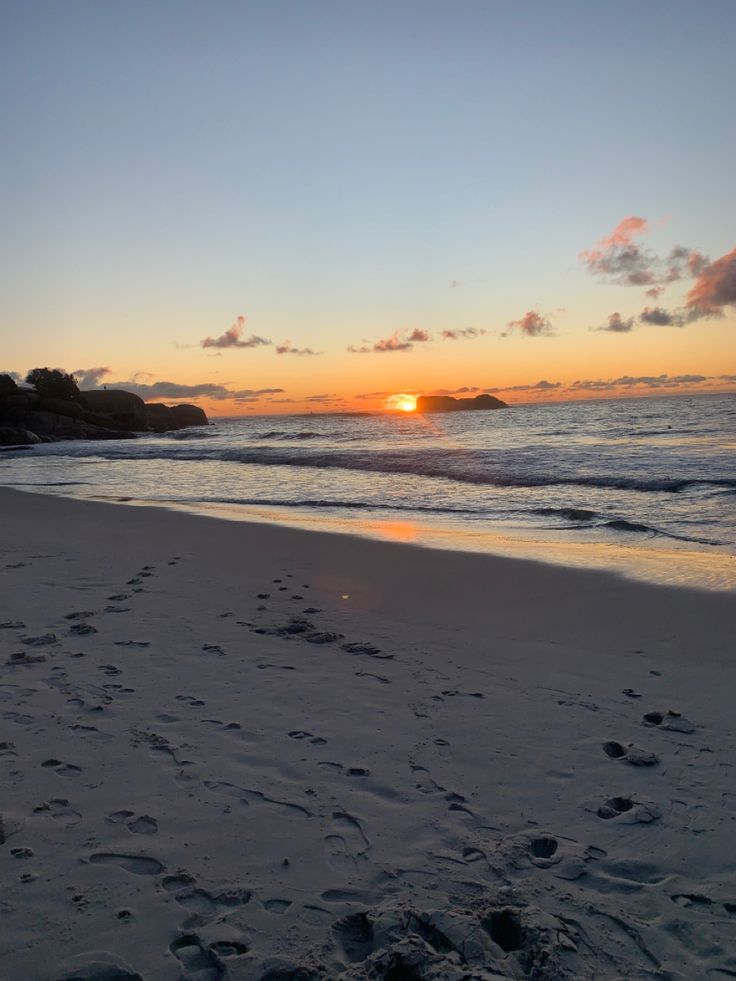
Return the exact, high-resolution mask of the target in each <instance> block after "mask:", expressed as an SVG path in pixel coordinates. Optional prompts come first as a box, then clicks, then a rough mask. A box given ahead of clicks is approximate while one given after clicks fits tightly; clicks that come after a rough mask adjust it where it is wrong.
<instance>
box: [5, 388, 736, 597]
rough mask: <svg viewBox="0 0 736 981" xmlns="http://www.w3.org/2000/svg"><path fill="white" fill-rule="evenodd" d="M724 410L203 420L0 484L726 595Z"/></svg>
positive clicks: (733, 490)
mask: <svg viewBox="0 0 736 981" xmlns="http://www.w3.org/2000/svg"><path fill="white" fill-rule="evenodd" d="M734 450H736V395H731V394H729V395H707V396H705V395H700V396H691V397H684V396H682V397H667V398H646V399H643V398H639V399H617V400H610V401H593V402H567V403H549V404H538V405H517V406H512V407H510V408H509V409H504V410H498V411H492V412H465V413H453V414H432V415H426V416H421V415H416V414H411V413H405V414H385V415H367V414H337V415H324V414H313V415H294V416H250V417H246V418H238V419H216V420H213V421H212V424H211V425H210V426H209V427H207V428H206V429H205V428H202V429H189V430H183V431H180V432H178V433H173V434H166V435H150V436H142V437H140V438H139V439H136V440H125V441H115V442H68V443H50V444H44V445H40V446H36V447H33V448H31V449H27V450H17V451H10V452H6V453H3V454H1V455H0V485H4V486H9V487H16V488H21V489H26V490H29V491H36V492H42V493H51V494H61V495H66V496H73V497H81V498H93V499H97V500H107V501H116V502H120V503H126V504H137V505H159V506H166V507H174V508H179V509H184V510H193V511H196V512H199V513H207V514H211V515H216V516H219V517H221V518H224V519H229V520H247V521H268V522H275V523H280V524H289V525H292V526H296V527H302V528H308V529H317V530H322V531H337V532H343V533H345V532H347V533H349V534H357V535H364V536H370V537H375V538H383V539H390V540H394V541H403V542H408V543H413V544H415V545H420V546H428V547H437V548H451V549H469V550H473V551H484V552H490V553H494V554H500V555H512V556H517V557H522V558H534V559H541V560H544V561H551V562H556V563H562V564H566V565H578V566H588V567H591V568H605V569H609V570H611V571H615V572H619V573H621V574H625V575H632V576H636V577H638V578H642V579H646V580H648V581H653V582H659V583H668V584H675V585H687V586H694V587H697V588H706V589H736V454H735V453H734Z"/></svg>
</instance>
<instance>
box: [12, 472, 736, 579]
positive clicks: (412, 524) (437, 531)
mask: <svg viewBox="0 0 736 981" xmlns="http://www.w3.org/2000/svg"><path fill="white" fill-rule="evenodd" d="M4 490H10V491H15V492H17V493H26V494H28V493H30V494H38V495H42V496H50V497H58V498H61V499H62V500H72V501H80V502H92V503H100V504H107V505H110V506H120V505H125V506H128V507H135V508H153V509H158V510H163V511H168V512H171V513H179V514H186V515H192V516H198V517H204V518H211V519H214V520H218V521H227V522H234V523H238V524H256V525H267V526H272V527H282V528H290V529H294V530H299V531H305V532H307V533H310V534H328V535H338V536H345V537H349V538H354V539H358V540H362V541H366V540H368V541H382V542H391V543H398V544H406V545H412V546H413V547H415V548H422V549H427V550H430V551H439V552H442V553H447V552H460V553H464V554H473V555H486V556H490V557H492V558H494V557H495V558H508V559H512V560H514V561H528V562H533V563H540V564H543V565H547V566H553V567H555V568H559V569H570V568H572V569H579V570H587V571H591V572H603V573H609V574H612V575H620V576H623V577H624V578H626V579H628V580H629V581H632V582H640V583H644V584H646V583H650V584H653V585H659V586H663V587H671V588H677V589H693V590H697V591H705V592H721V593H736V555H733V554H732V553H730V552H728V551H706V550H703V549H698V548H690V547H688V546H687V545H686V544H685V543H682V544H679V545H675V546H673V545H672V544H670V543H669V542H668V541H667V537H666V536H661V535H658V534H656V533H654V535H653V537H648V540H649V542H650V545H649V546H648V547H646V548H644V547H642V545H641V543H639V542H637V541H633V542H623V543H616V542H611V541H609V540H605V539H599V540H595V538H593V537H592V535H591V536H590V537H588V536H586V537H588V540H587V541H583V540H580V539H577V540H573V541H570V540H569V538H570V537H571V536H572V535H574V534H576V533H577V530H576V529H575V528H559V529H554V528H549V529H546V531H547V536H546V537H543V535H542V531H543V529H534V528H528V527H522V526H516V525H504V524H503V522H500V521H495V522H493V523H492V524H493V528H492V529H489V528H488V527H486V528H485V529H483V530H476V529H468V528H464V527H461V526H458V525H451V524H447V523H443V521H442V520H441V519H437V518H436V517H435V516H434V515H432V514H427V515H422V516H421V518H420V519H419V520H416V519H415V517H414V515H413V513H408V514H403V513H401V512H396V514H395V516H391V515H387V516H385V517H383V516H381V513H380V512H374V511H370V509H366V512H365V513H363V512H357V511H356V512H346V514H345V515H344V516H333V515H328V514H324V513H321V512H319V511H318V512H316V513H315V512H314V511H306V510H304V509H303V508H300V507H299V506H298V505H296V504H294V505H283V506H278V507H276V506H274V505H273V504H270V503H268V502H267V503H264V504H262V505H258V504H247V505H246V504H235V503H231V502H223V501H201V502H196V503H195V502H186V501H177V500H153V499H148V498H135V497H127V496H126V497H118V496H109V497H106V496H103V495H100V494H98V495H95V496H90V497H83V496H77V495H73V494H60V493H58V492H57V491H47V490H44V489H42V488H41V487H39V486H37V485H30V484H29V485H26V486H23V485H20V484H19V485H16V486H14V487H10V486H7V485H6V486H4V487H0V491H4ZM335 507H336V509H338V506H337V505H336V506H335ZM555 531H556V532H557V534H556V535H552V534H551V532H555ZM589 531H590V532H592V533H593V534H595V531H596V529H589ZM565 539H568V540H567V541H566V540H565ZM652 541H654V542H656V543H657V544H656V545H654V546H652V545H651V542H652Z"/></svg>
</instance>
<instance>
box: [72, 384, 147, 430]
mask: <svg viewBox="0 0 736 981" xmlns="http://www.w3.org/2000/svg"><path fill="white" fill-rule="evenodd" d="M80 398H81V400H82V404H83V405H84V407H85V408H86V409H88V410H89V411H90V412H99V413H101V414H102V415H106V416H111V417H112V418H113V419H114V420H115V422H116V423H118V424H119V425H120V426H122V427H123V428H124V429H128V430H130V431H131V432H135V431H138V432H142V431H143V430H145V428H146V407H145V404H144V402H143V399H142V398H140V396H138V395H134V394H133V392H124V391H123V390H122V389H120V388H111V389H100V390H95V391H93V392H81V393H80Z"/></svg>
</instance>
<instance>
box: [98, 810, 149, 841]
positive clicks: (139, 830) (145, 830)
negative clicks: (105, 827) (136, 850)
mask: <svg viewBox="0 0 736 981" xmlns="http://www.w3.org/2000/svg"><path fill="white" fill-rule="evenodd" d="M107 820H108V821H111V822H112V823H113V824H124V825H125V826H126V828H127V829H128V831H130V832H131V834H134V835H155V834H157V833H158V822H157V821H156V819H155V818H152V817H151V816H150V815H149V814H141V815H140V816H139V817H136V815H135V812H134V811H113V813H112V814H108V815H107Z"/></svg>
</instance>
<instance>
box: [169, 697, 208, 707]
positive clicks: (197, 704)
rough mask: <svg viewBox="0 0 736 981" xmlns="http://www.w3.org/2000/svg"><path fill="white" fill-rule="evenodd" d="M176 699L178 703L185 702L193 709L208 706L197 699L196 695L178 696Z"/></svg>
mask: <svg viewBox="0 0 736 981" xmlns="http://www.w3.org/2000/svg"><path fill="white" fill-rule="evenodd" d="M175 697H176V700H177V702H185V703H186V704H187V705H190V706H191V707H192V708H200V707H201V706H202V705H206V704H207V703H206V702H203V701H202V699H201V698H195V697H194V695H176V696H175Z"/></svg>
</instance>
